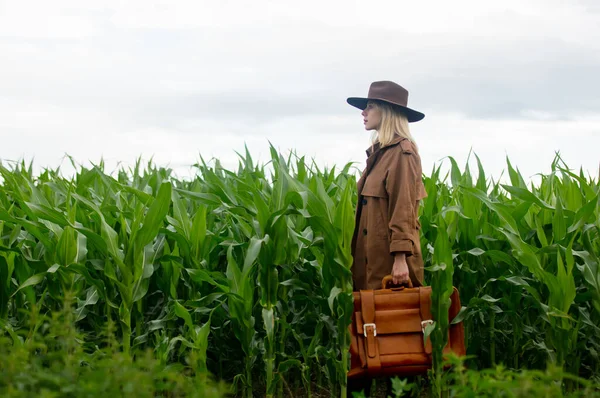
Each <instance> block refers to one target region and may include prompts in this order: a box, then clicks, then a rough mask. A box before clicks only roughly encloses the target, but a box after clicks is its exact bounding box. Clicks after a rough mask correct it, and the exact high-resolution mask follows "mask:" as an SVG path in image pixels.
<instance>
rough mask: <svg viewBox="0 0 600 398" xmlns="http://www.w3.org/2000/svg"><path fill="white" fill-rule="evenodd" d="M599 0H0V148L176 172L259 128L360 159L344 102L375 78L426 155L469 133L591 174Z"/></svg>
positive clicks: (451, 150) (475, 143)
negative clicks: (394, 99)
mask: <svg viewBox="0 0 600 398" xmlns="http://www.w3.org/2000/svg"><path fill="white" fill-rule="evenodd" d="M597 4H600V3H598V2H597V1H596V0H579V1H574V0H570V1H566V0H503V1H494V2H492V1H481V0H471V1H461V0H456V1H453V2H448V1H425V0H421V1H410V2H409V1H400V0H389V1H380V0H368V1H366V0H365V1H351V0H345V1H340V0H333V1H331V0H302V1H298V0H293V1H288V0H269V1H265V0H253V1H242V0H219V1H214V0H213V1H199V0H189V1H186V0H181V1H175V0H165V1H154V0H144V1H142V0H127V1H116V0H95V1H87V0H53V1H44V0H38V1H26V0H0V54H1V58H0V138H1V140H0V161H2V162H3V163H5V164H6V163H7V161H11V160H20V159H25V160H26V161H30V160H32V159H34V163H35V165H36V166H38V167H46V166H48V167H52V168H54V167H57V166H58V165H60V164H63V166H64V167H65V170H68V167H67V165H66V163H67V162H66V161H64V160H63V156H64V155H65V154H69V155H71V156H73V157H74V158H75V159H76V160H77V161H78V162H81V163H83V164H85V165H89V164H90V163H89V162H90V161H91V162H94V163H98V162H99V161H100V159H101V158H104V159H105V161H106V163H107V168H108V170H109V171H111V170H114V169H115V168H116V167H117V163H119V162H121V163H123V164H131V163H133V162H134V161H135V159H136V158H137V157H138V156H142V157H143V158H144V159H149V158H150V157H153V158H154V161H155V163H157V164H159V165H164V166H170V167H172V168H173V169H175V171H176V172H177V174H179V175H182V176H185V175H189V174H190V172H191V171H190V166H191V165H192V164H193V163H194V162H196V161H197V160H198V159H199V157H200V156H203V157H204V158H206V159H210V158H211V157H217V158H219V159H220V160H221V161H222V162H223V163H224V164H225V165H226V166H228V167H235V165H236V164H237V155H236V153H235V151H243V148H244V144H246V145H247V146H248V147H249V149H250V151H251V153H252V155H253V156H254V157H255V158H257V159H259V160H261V161H266V160H268V143H269V141H270V142H272V143H273V145H274V146H275V147H277V148H278V149H280V150H281V151H283V152H287V151H289V150H290V149H295V150H296V151H297V153H298V154H301V155H306V156H307V157H309V158H314V159H315V160H316V161H317V163H319V164H320V165H328V166H331V165H334V164H337V165H340V166H342V165H344V164H345V163H346V162H349V161H355V162H358V164H357V165H358V166H359V167H361V168H362V167H363V165H364V161H365V152H364V151H365V149H366V148H367V147H368V145H369V140H370V133H368V132H365V131H364V129H363V124H362V117H361V116H360V111H359V110H357V109H355V108H352V107H350V106H349V105H347V104H346V98H347V97H349V96H365V95H366V94H367V91H368V88H369V84H370V83H371V82H372V81H375V80H393V81H395V82H397V83H399V84H401V85H403V86H404V87H406V88H407V89H408V90H409V92H410V95H409V106H410V107H413V108H415V109H417V110H420V111H422V112H423V113H425V115H426V117H425V119H424V120H423V121H421V122H418V123H414V124H411V129H412V133H413V136H414V137H415V139H416V140H417V143H418V144H419V147H420V152H421V157H422V161H423V168H424V171H425V173H426V174H429V173H430V171H431V169H432V167H433V165H434V164H439V163H440V162H444V164H446V163H447V161H444V160H443V159H444V157H446V156H453V157H454V158H455V159H456V160H457V161H458V162H459V164H461V165H464V163H465V162H466V160H467V155H468V153H469V151H470V150H471V149H472V150H473V151H474V152H475V153H477V154H478V155H479V157H480V158H481V160H482V162H483V164H484V167H485V169H486V170H487V171H488V173H493V174H494V175H496V176H498V175H500V173H501V172H502V170H504V169H505V158H506V156H507V155H508V156H509V158H510V159H511V162H512V163H513V165H517V166H518V167H519V169H520V170H521V171H522V172H523V174H524V175H525V177H528V176H532V175H534V174H536V173H541V172H543V173H547V172H549V170H550V164H551V162H552V159H553V158H554V155H555V151H560V152H561V153H562V156H563V158H564V159H565V161H566V162H567V164H568V165H569V166H570V167H571V168H574V169H579V168H580V167H583V168H584V170H587V171H588V172H589V173H590V174H592V175H594V176H598V167H599V160H600V156H599V153H600V150H599V149H598V148H600V5H597Z"/></svg>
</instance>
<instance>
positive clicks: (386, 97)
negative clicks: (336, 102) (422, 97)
mask: <svg viewBox="0 0 600 398" xmlns="http://www.w3.org/2000/svg"><path fill="white" fill-rule="evenodd" d="M369 100H378V101H383V102H387V103H389V104H392V105H394V107H395V108H396V110H398V111H399V112H400V113H402V114H404V115H406V118H407V119H408V121H409V122H418V121H419V120H421V119H423V118H424V117H425V115H424V114H422V113H421V112H418V111H415V110H414V109H410V108H409V107H407V106H406V105H407V104H408V91H407V90H406V89H405V88H404V87H402V86H400V85H399V84H396V83H394V82H390V81H380V82H373V83H371V87H369V94H368V95H367V98H361V97H350V98H348V99H347V100H346V101H347V102H348V103H349V104H350V105H352V106H355V107H357V108H358V109H365V108H366V107H367V102H369Z"/></svg>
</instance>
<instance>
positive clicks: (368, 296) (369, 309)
mask: <svg viewBox="0 0 600 398" xmlns="http://www.w3.org/2000/svg"><path fill="white" fill-rule="evenodd" d="M360 296H361V297H360V301H361V312H362V318H363V330H362V332H363V335H364V336H365V339H366V340H367V341H366V344H365V346H366V349H367V350H366V351H367V372H368V373H370V374H371V373H377V372H379V371H380V370H381V358H380V357H379V347H378V344H377V340H376V338H375V337H376V336H377V325H376V324H375V295H374V294H373V290H362V291H361V292H360ZM358 332H359V333H360V332H361V331H358Z"/></svg>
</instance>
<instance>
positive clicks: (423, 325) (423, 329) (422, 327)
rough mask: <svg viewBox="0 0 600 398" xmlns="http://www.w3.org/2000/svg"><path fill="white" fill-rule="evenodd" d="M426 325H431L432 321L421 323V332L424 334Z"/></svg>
mask: <svg viewBox="0 0 600 398" xmlns="http://www.w3.org/2000/svg"><path fill="white" fill-rule="evenodd" d="M427 325H433V319H427V320H425V321H421V331H422V332H423V334H425V327H426V326H427Z"/></svg>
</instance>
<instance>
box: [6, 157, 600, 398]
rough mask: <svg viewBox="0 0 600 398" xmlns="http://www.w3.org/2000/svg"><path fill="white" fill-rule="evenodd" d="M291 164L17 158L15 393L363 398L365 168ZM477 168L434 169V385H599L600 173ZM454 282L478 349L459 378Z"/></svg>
mask: <svg viewBox="0 0 600 398" xmlns="http://www.w3.org/2000/svg"><path fill="white" fill-rule="evenodd" d="M271 154H272V156H271V157H272V159H271V161H270V162H269V164H267V165H256V164H255V163H254V162H253V160H252V158H251V156H250V154H249V153H247V152H246V154H244V155H243V156H240V163H239V166H238V168H237V170H227V169H224V168H223V167H221V166H220V164H219V162H218V161H216V162H214V163H211V164H208V163H206V162H204V161H202V162H200V163H199V164H198V165H196V167H197V170H198V174H197V177H196V178H194V179H193V180H190V181H186V180H181V179H178V178H175V177H173V176H172V175H171V171H170V170H168V169H164V168H157V167H156V166H154V165H153V164H148V165H147V166H146V167H143V166H142V165H141V164H140V163H138V164H137V165H136V167H134V168H133V169H131V170H120V171H119V172H118V173H117V174H116V175H114V176H111V175H108V174H106V173H105V172H104V167H103V165H102V164H100V165H98V166H95V167H93V168H84V167H77V173H76V175H75V176H74V177H73V178H68V179H67V178H64V177H62V176H61V175H60V173H59V171H58V170H45V171H44V172H42V173H41V174H39V175H37V176H36V175H34V174H33V172H32V168H31V166H30V165H29V166H28V165H26V164H24V163H20V164H16V165H11V166H10V167H9V166H7V165H6V164H5V165H0V287H1V289H0V374H1V375H2V377H1V378H0V395H2V396H7V397H11V396H30V395H39V396H60V397H63V396H65V397H71V396H73V397H79V396H90V397H92V396H101V395H103V396H106V394H107V393H109V394H113V395H114V396H115V397H116V396H125V395H134V396H146V395H148V396H173V397H174V396H194V394H196V395H197V396H208V397H210V396H222V395H223V394H224V391H225V389H224V388H225V387H223V386H222V385H221V384H217V382H216V381H215V380H221V381H224V382H225V383H227V385H228V389H229V391H231V392H232V393H233V394H235V395H237V396H243V397H250V396H252V394H254V395H255V396H277V397H279V396H295V397H297V396H318V397H320V396H345V385H346V381H345V374H346V371H347V368H348V354H347V352H348V351H347V345H348V342H349V340H348V331H347V325H348V324H349V322H350V316H351V309H352V296H351V274H350V269H349V268H350V265H351V263H352V259H351V256H350V241H351V238H352V230H353V226H354V203H355V202H356V195H357V193H356V184H355V177H354V174H353V173H351V165H346V166H345V167H344V168H343V169H341V170H336V169H332V170H327V169H326V170H320V169H319V168H317V167H316V166H315V165H312V164H307V163H306V162H305V159H304V158H298V157H296V156H289V157H287V158H284V157H283V156H282V155H281V154H280V153H277V152H276V151H275V150H274V149H272V151H271ZM477 164H478V176H477V178H476V179H475V178H474V177H472V175H471V172H470V170H469V168H468V167H467V168H465V170H464V171H461V170H460V168H459V167H458V165H457V164H456V162H455V161H454V160H453V159H450V165H451V172H450V173H449V176H447V177H444V176H442V175H441V169H440V168H435V169H434V170H433V171H432V172H431V174H430V175H429V176H425V177H424V181H425V184H426V189H427V192H428V195H429V196H428V197H427V198H426V199H425V200H424V201H423V204H422V207H421V217H420V222H421V234H422V245H423V253H424V257H425V262H426V264H427V266H428V270H427V272H426V279H427V281H428V283H430V284H431V285H432V286H434V287H436V294H435V297H434V298H433V303H434V305H435V306H436V307H437V308H439V309H442V310H441V311H440V310H435V311H434V317H435V318H436V324H435V327H434V328H429V329H428V331H427V332H428V333H431V337H432V339H433V342H434V347H437V349H436V350H435V356H434V365H435V366H434V371H433V375H432V377H431V378H430V381H431V387H427V388H426V391H427V392H428V393H429V394H431V395H435V396H439V395H443V394H446V393H448V392H450V393H451V394H452V395H453V396H461V397H463V396H531V395H519V394H521V393H522V394H529V393H530V391H531V390H530V388H533V387H536V388H537V387H540V388H543V389H542V390H540V391H546V393H545V394H546V395H544V394H543V395H544V396H555V393H556V392H559V393H561V394H562V393H564V394H565V395H568V396H583V395H577V394H583V393H585V394H587V395H586V396H590V395H591V394H594V393H598V385H600V368H599V367H600V358H599V357H598V355H599V353H600V328H599V326H598V325H600V268H599V262H600V261H599V257H600V220H599V218H600V217H599V216H600V212H599V200H598V195H599V193H600V184H599V182H598V180H596V179H594V178H592V177H590V176H585V175H584V174H583V173H582V172H579V173H573V172H572V171H570V170H568V168H567V166H566V165H564V164H563V163H562V162H561V160H560V158H559V157H558V156H557V158H556V160H555V161H554V162H553V164H552V165H551V172H550V173H549V174H547V175H543V176H541V180H540V181H541V182H540V183H539V184H537V185H533V184H529V185H528V184H526V183H525V181H524V179H523V177H522V176H521V175H520V173H519V172H518V171H517V170H515V169H514V168H513V167H512V165H511V164H510V162H508V164H507V166H508V175H509V178H510V184H500V183H498V182H494V181H493V180H492V179H486V176H485V172H484V169H483V167H482V165H481V164H480V162H479V159H477ZM434 249H435V250H434ZM453 285H454V286H456V287H458V289H459V291H460V295H461V301H462V303H463V305H464V306H465V308H464V309H463V311H462V312H461V314H460V315H459V318H460V319H462V320H464V323H465V332H466V336H467V341H466V343H467V352H468V354H469V357H468V358H467V359H462V360H458V359H453V361H454V367H453V370H450V371H446V372H444V371H443V368H442V362H441V355H440V348H441V347H442V346H443V338H444V329H445V328H447V327H448V324H449V322H452V321H453V320H448V319H447V317H446V319H444V316H443V313H444V311H443V308H444V306H446V305H447V297H448V296H449V292H450V290H449V289H451V287H452V286H453ZM455 321H456V320H455ZM463 361H464V362H463ZM463 365H466V367H467V368H469V369H468V370H466V369H463ZM499 366H500V367H499ZM521 370H523V371H521ZM524 383H525V384H524ZM527 383H529V384H527ZM396 384H397V386H400V385H401V384H402V381H399V380H396ZM407 386H408V384H405V388H406V389H409V388H408V387H407ZM490 386H494V388H495V389H497V390H496V391H495V392H494V391H492V390H490V388H492V387H490ZM532 386H533V387H532ZM400 388H401V387H400ZM594 389H595V390H594ZM413 390H415V389H413ZM469 390H471V391H479V392H481V395H469V394H468V391H469ZM415 391H416V390H415ZM502 391H504V392H502ZM497 392H498V395H494V394H496V393H497ZM44 394H45V395H44ZM211 394H212V395H211ZM421 394H423V392H422V391H421ZM484 394H488V395H484ZM490 394H491V395H490ZM569 394H570V395H569Z"/></svg>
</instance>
